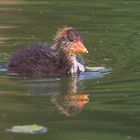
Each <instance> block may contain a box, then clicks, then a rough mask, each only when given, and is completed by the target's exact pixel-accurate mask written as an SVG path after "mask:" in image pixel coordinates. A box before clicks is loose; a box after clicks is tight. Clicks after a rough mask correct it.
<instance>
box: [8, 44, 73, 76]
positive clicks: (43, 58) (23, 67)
mask: <svg viewBox="0 0 140 140" xmlns="http://www.w3.org/2000/svg"><path fill="white" fill-rule="evenodd" d="M69 69H70V65H69V63H68V60H67V58H66V56H65V54H64V53H63V52H58V51H57V50H56V49H54V48H53V47H50V46H49V45H48V44H45V43H38V44H33V45H31V46H30V47H26V48H24V49H21V50H19V51H18V52H16V53H15V54H13V55H12V56H11V58H10V61H9V65H8V70H9V71H11V72H15V73H17V74H21V75H29V76H35V77H43V76H62V75H68V71H69Z"/></svg>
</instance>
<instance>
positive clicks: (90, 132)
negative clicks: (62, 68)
mask: <svg viewBox="0 0 140 140" xmlns="http://www.w3.org/2000/svg"><path fill="white" fill-rule="evenodd" d="M139 7H140V1H139V0H133V1H132V0H117V1H115V0H104V1H99V0H98V1H97V0H86V1H81V0H71V1H66V0H59V1H57V0H40V1H37V0H6V1H5V0H1V1H0V33H1V34H0V65H1V66H2V65H6V64H7V63H8V57H9V56H10V55H11V54H12V53H14V52H15V51H16V50H17V49H19V48H21V47H24V46H25V45H28V44H30V43H32V42H37V41H46V40H47V41H48V42H49V43H51V42H52V38H53V35H54V34H55V31H56V30H57V28H58V27H60V26H62V25H69V26H74V27H75V28H77V29H78V30H80V31H81V34H82V36H83V38H84V42H85V46H86V47H87V49H88V51H89V54H86V55H84V57H85V59H86V62H87V65H88V66H104V67H107V68H109V67H111V68H112V69H113V71H112V72H111V73H109V74H105V75H104V73H103V75H102V76H98V75H97V73H92V74H91V75H92V76H90V74H89V73H86V74H87V75H81V79H77V78H57V79H53V78H51V79H38V80H34V79H25V78H23V77H19V76H16V75H9V74H8V73H7V71H5V69H1V71H0V122H1V123H0V140H19V139H21V140H25V139H26V140H28V139H35V140H36V139H37V140H38V139H41V140H46V139H51V140H55V139H61V140H63V139H67V140H69V139H77V140H78V139H79V140H93V139H96V140H97V139H98V140H102V139H104V140H112V139H113V140H128V139H131V140H139V139H140V103H139V100H140V71H139V69H140V61H139V60H140V53H139V52H140V47H139V44H140V41H139V38H140V26H139V23H140V18H139V17H140V8H139ZM99 75H100V74H99ZM85 77H86V78H85ZM87 77H88V78H87ZM32 124H37V125H41V126H44V127H46V128H47V129H48V132H47V133H45V134H26V135H25V134H22V133H21V134H13V133H12V132H11V133H10V132H6V129H8V128H12V127H13V126H15V125H32Z"/></svg>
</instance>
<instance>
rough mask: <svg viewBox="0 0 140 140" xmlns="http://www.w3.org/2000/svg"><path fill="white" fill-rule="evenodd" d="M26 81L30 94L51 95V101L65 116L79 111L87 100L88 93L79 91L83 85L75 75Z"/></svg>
mask: <svg viewBox="0 0 140 140" xmlns="http://www.w3.org/2000/svg"><path fill="white" fill-rule="evenodd" d="M26 83H30V88H29V93H30V94H31V95H33V96H35V95H37V96H38V95H39V96H44V95H47V96H51V99H52V102H53V103H54V104H55V105H56V106H57V108H58V110H59V111H60V112H61V113H62V114H64V115H66V116H75V115H76V114H78V113H80V112H81V111H82V109H83V108H84V106H85V105H86V103H88V101H89V95H88V94H86V93H84V92H81V91H80V90H81V88H82V87H84V85H83V83H82V81H78V80H77V78H76V77H72V78H70V77H69V78H61V79H48V80H46V81H44V80H43V81H41V80H40V81H39V80H35V81H26Z"/></svg>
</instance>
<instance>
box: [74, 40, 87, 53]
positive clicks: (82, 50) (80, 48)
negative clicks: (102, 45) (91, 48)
mask: <svg viewBox="0 0 140 140" xmlns="http://www.w3.org/2000/svg"><path fill="white" fill-rule="evenodd" d="M75 46H76V47H75V52H76V53H78V54H82V53H88V50H87V49H86V47H85V46H84V44H83V43H82V42H81V41H77V42H75Z"/></svg>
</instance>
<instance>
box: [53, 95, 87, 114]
mask: <svg viewBox="0 0 140 140" xmlns="http://www.w3.org/2000/svg"><path fill="white" fill-rule="evenodd" d="M88 101H89V97H88V94H85V93H70V94H66V95H63V96H55V97H54V98H53V102H54V103H55V104H56V106H57V107H58V109H59V110H60V112H61V113H63V114H65V115H66V116H74V115H76V114H77V113H79V112H80V111H81V110H82V109H83V107H84V105H85V104H86V103H88Z"/></svg>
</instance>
